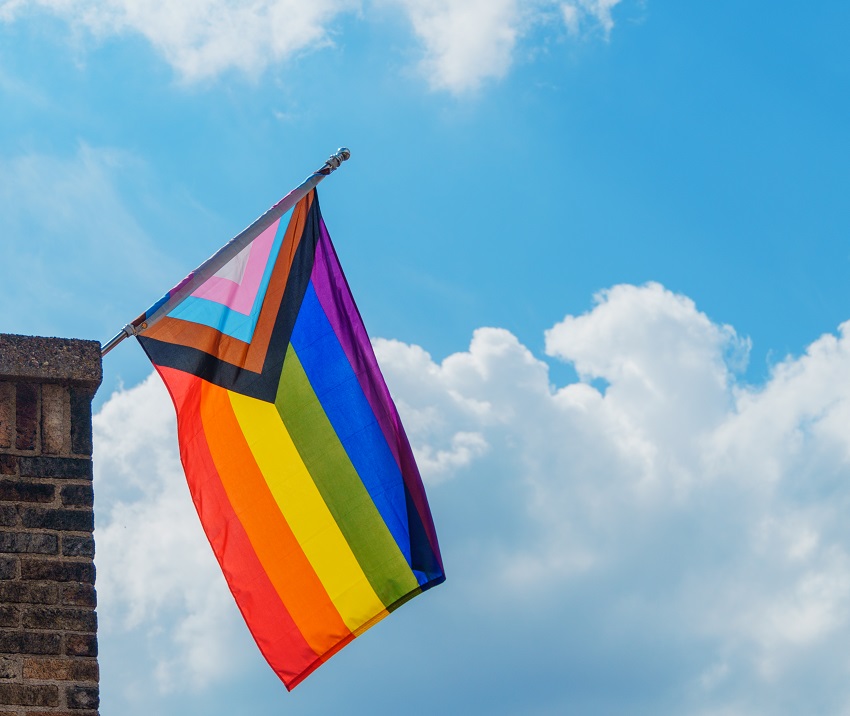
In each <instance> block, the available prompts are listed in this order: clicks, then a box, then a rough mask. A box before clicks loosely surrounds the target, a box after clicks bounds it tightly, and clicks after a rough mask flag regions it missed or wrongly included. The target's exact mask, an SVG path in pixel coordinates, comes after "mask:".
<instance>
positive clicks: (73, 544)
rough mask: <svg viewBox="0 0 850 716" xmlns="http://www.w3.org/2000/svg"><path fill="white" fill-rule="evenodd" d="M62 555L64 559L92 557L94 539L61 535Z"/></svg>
mask: <svg viewBox="0 0 850 716" xmlns="http://www.w3.org/2000/svg"><path fill="white" fill-rule="evenodd" d="M62 554H63V555H65V556H66V557H94V537H90V536H87V537H81V536H79V535H63V537H62Z"/></svg>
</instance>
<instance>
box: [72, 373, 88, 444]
mask: <svg viewBox="0 0 850 716" xmlns="http://www.w3.org/2000/svg"><path fill="white" fill-rule="evenodd" d="M91 401H92V395H91V393H89V392H88V391H85V390H80V389H78V388H71V451H72V452H73V453H75V454H77V455H91V454H92V424H91Z"/></svg>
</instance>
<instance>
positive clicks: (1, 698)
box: [0, 684, 90, 708]
mask: <svg viewBox="0 0 850 716" xmlns="http://www.w3.org/2000/svg"><path fill="white" fill-rule="evenodd" d="M0 704H14V705H16V706H58V705H59V687H58V686H54V685H52V684H39V685H35V686H31V685H29V684H0ZM86 708H90V707H88V706H87V707H86Z"/></svg>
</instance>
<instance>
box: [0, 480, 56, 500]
mask: <svg viewBox="0 0 850 716" xmlns="http://www.w3.org/2000/svg"><path fill="white" fill-rule="evenodd" d="M55 494H56V488H55V487H54V486H53V485H48V484H44V483H38V482H30V481H28V480H0V500H2V501H4V502H53V498H54V496H55Z"/></svg>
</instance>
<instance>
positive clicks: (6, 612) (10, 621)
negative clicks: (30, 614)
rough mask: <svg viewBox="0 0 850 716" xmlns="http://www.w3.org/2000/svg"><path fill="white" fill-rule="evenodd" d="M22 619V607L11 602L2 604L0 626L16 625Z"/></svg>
mask: <svg viewBox="0 0 850 716" xmlns="http://www.w3.org/2000/svg"><path fill="white" fill-rule="evenodd" d="M20 621H21V609H20V607H16V606H13V605H11V604H0V627H16V626H18V624H19V623H20Z"/></svg>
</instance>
